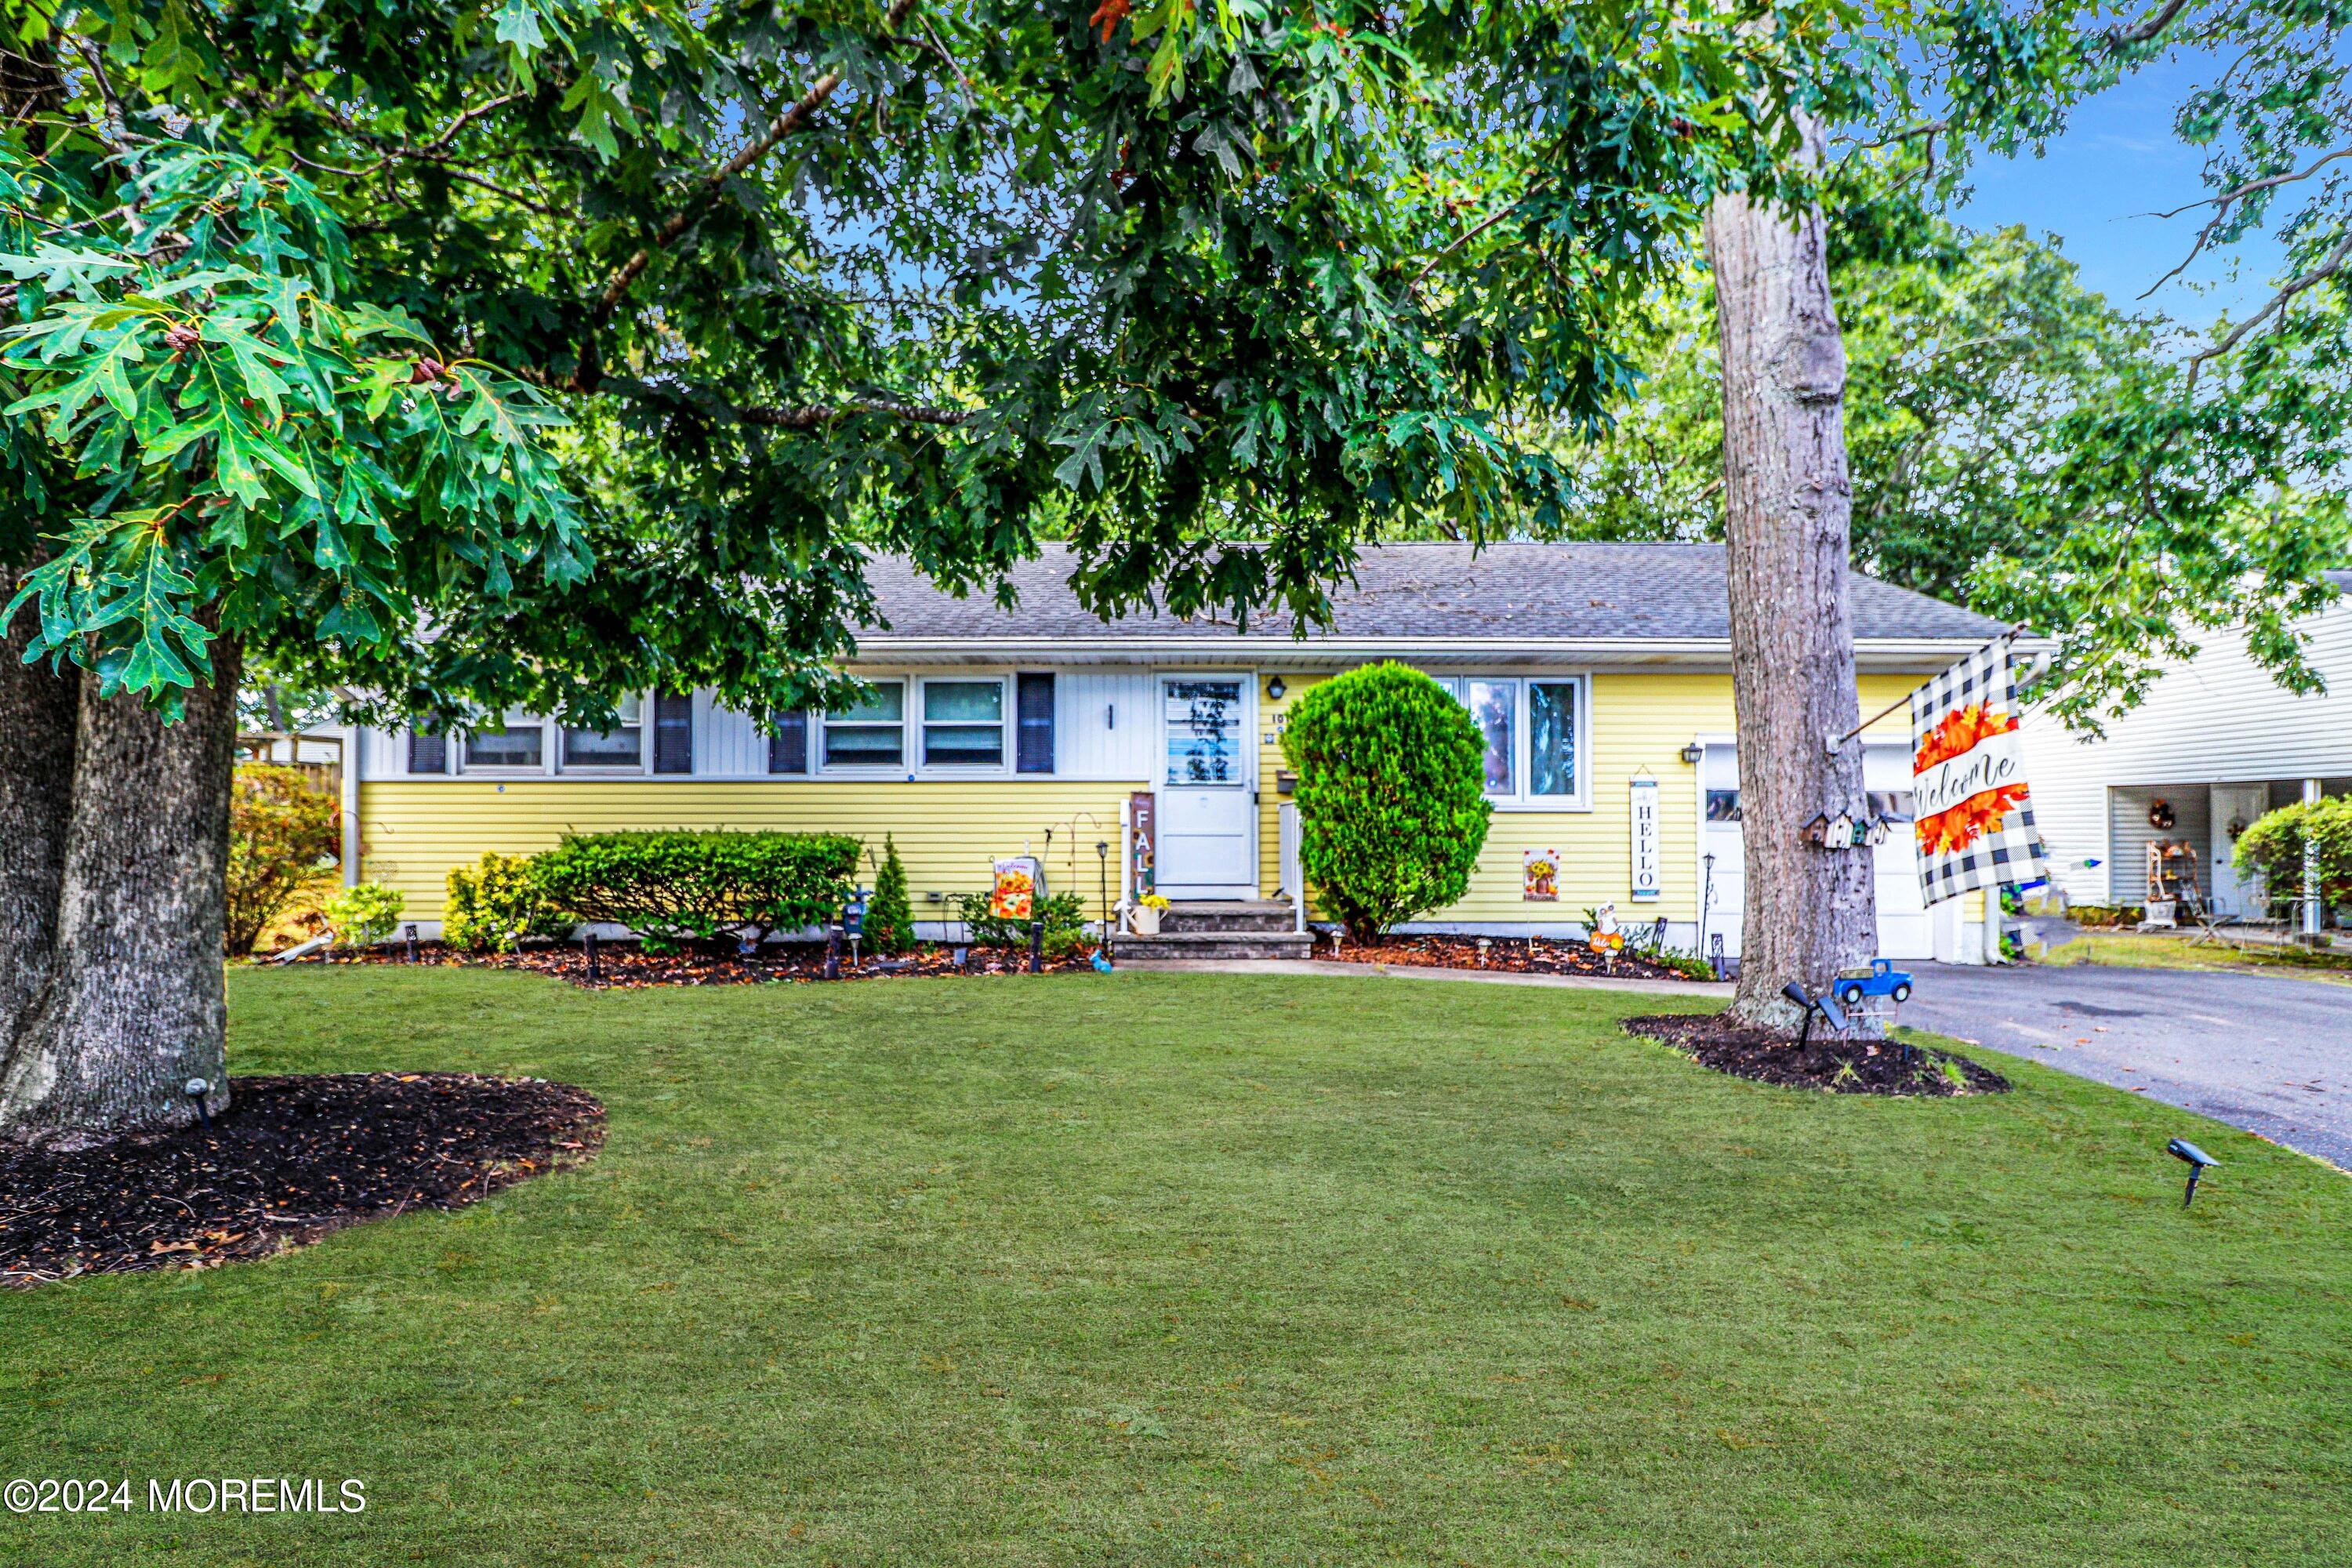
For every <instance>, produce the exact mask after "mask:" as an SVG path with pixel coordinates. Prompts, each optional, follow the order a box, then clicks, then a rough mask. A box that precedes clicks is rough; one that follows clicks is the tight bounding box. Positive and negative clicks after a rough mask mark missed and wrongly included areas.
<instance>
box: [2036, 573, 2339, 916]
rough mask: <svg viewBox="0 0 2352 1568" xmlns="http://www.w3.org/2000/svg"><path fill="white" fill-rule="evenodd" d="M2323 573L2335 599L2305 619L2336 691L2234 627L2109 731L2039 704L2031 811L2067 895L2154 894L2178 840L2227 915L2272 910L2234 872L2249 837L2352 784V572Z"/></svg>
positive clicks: (2171, 670) (2305, 911)
mask: <svg viewBox="0 0 2352 1568" xmlns="http://www.w3.org/2000/svg"><path fill="white" fill-rule="evenodd" d="M2323 575H2324V576H2326V579H2327V581H2328V582H2329V583H2331V584H2334V586H2335V587H2336V590H2337V598H2336V603H2335V604H2334V605H2330V606H2329V607H2328V608H2326V609H2325V610H2323V611H2321V612H2319V613H2318V614H2317V615H2315V616H2312V617H2311V618H2310V619H2309V620H2307V621H2305V623H2303V625H2302V626H2300V627H2299V628H2298V629H2299V630H2301V631H2302V632H2303V633H2304V634H2305V636H2306V637H2308V639H2309V646H2308V657H2309V658H2310V660H2311V664H2312V667H2313V668H2315V669H2316V670H2317V671H2318V672H2319V674H2320V676H2321V678H2322V679H2325V680H2326V683H2327V687H2326V691H2325V693H2320V694H2314V695H2311V696H2297V695H2296V694H2295V693H2294V692H2292V691H2289V690H2287V689H2285V688H2284V687H2282V686H2280V685H2279V684H2278V683H2277V681H2275V680H2273V679H2272V678H2271V675H2270V672H2269V671H2267V670H2265V669H2263V668H2262V666H2260V665H2258V664H2256V663H2255V662H2254V661H2253V659H2252V658H2250V657H2248V655H2247V653H2246V647H2245V639H2244V638H2243V637H2242V636H2240V635H2238V634H2236V633H2234V632H2232V633H2228V634H2222V635H2217V636H2215V637H2212V638H2211V639H2210V641H2209V642H2208V643H2207V644H2206V645H2205V647H2203V648H2201V649H2200V650H2199V652H2198V653H2197V655H2196V657H2194V658H2190V659H2188V660H2186V661H2174V662H2171V663H2169V664H2168V666H2167V667H2166V668H2165V671H2164V674H2163V675H2162V677H2161V678H2160V679H2158V682H2157V684H2156V685H2155V686H2154V687H2153V688H2152V689H2150V690H2149V692H2148V696H2147V701H2145V702H2143V703H2142V704H2140V706H2138V707H2137V708H2135V709H2133V710H2131V711H2130V712H2128V713H2126V714H2125V715H2123V716H2122V717H2121V718H2119V719H2115V720H2111V721H2108V723H2107V727H2106V728H2107V733H2106V735H2105V738H2103V739H2097V740H2093V739H2088V738H2085V737H2083V736H2080V735H2076V734H2074V733H2073V732H2072V731H2068V730H2067V729H2066V728H2065V727H2064V726H2063V725H2061V724H2060V723H2058V722H2057V721H2055V720H2053V719H2052V718H2051V717H2050V716H2049V715H2048V714H2047V713H2043V712H2039V711H2035V712H2029V713H2028V715H2027V717H2026V721H2025V726H2024V730H2025V737H2026V756H2027V762H2028V765H2029V768H2030V773H2029V774H2028V776H2029V777H2030V778H2031V779H2032V788H2033V813H2034V820H2035V822H2036V823H2037V824H2038V825H2039V826H2040V827H2041V829H2042V838H2043V839H2044V841H2045V842H2046V843H2047V844H2048V845H2049V847H2050V853H2051V858H2052V867H2051V875H2052V876H2053V878H2054V879H2057V880H2058V882H2059V883H2060V884H2061V886H2063V888H2064V889H2065V893H2066V897H2067V900H2069V901H2070V902H2073V903H2078V904H2084V903H2089V904H2126V905H2129V904H2138V903H2143V902H2145V901H2146V900H2147V858H2148V856H2147V847H2148V846H2149V844H2150V843H2152V842H2157V841H2169V842H2173V843H2182V844H2186V845H2187V846H2188V847H2189V849H2190V850H2191V851H2193V852H2194V855H2195V865H2196V876H2197V883H2198V890H2199V891H2200V894H2201V895H2202V896H2203V897H2204V898H2205V900H2207V902H2208V903H2209V904H2210V906H2211V908H2212V909H2213V910H2215V911H2216V912H2217V913H2221V914H2226V915H2235V916H2238V917H2240V918H2242V919H2258V918H2261V917H2263V915H2265V914H2267V913H2269V912H2270V902H2269V900H2268V898H2267V896H2266V894H2265V891H2264V889H2263V888H2262V887H2261V886H2260V885H2259V884H2258V883H2256V884H2252V885H2249V884H2248V882H2246V881H2245V880H2244V879H2242V878H2240V877H2239V876H2238V874H2237V872H2236V871H2235V870H2234V869H2232V868H2231V863H2230V857H2231V847H2232V845H2233V844H2234V843H2235V841H2236V838H2237V836H2238V834H2240V833H2241V832H2242V831H2244V829H2245V826H2246V825H2247V824H2248V823H2250V822H2252V821H2253V820H2254V818H2256V817H2258V816H2262V815H2263V813H2264V812H2265V811H2269V810H2272V809H2273V808H2275V807H2277V806H2282V805H2289V804H2292V803H2293V802H2295V801H2298V800H2307V799H2316V798H2318V797H2319V796H2321V795H2347V794H2352V572H2328V573H2325V574H2323ZM2166 824H2168V826H2166ZM2299 891H2300V889H2279V892H2280V893H2282V894H2283V895H2290V896H2291V895H2293V894H2294V893H2297V892H2299ZM2340 913H2341V912H2340V911H2338V914H2339V916H2340ZM2294 918H2295V920H2296V922H2297V923H2298V924H2299V925H2300V926H2301V927H2302V929H2304V930H2305V931H2314V932H2315V931H2318V930H2320V929H2321V927H2322V926H2323V925H2324V924H2326V923H2328V918H2327V913H2326V911H2323V910H2318V909H2316V908H2315V907H2312V906H2308V905H2305V906H2302V907H2300V908H2298V909H2296V910H2294ZM2338 923H2340V920H2339V921H2338Z"/></svg>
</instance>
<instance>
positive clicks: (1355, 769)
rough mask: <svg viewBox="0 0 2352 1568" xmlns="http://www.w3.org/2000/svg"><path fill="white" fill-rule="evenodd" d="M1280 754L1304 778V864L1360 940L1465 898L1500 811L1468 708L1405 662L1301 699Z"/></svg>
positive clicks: (1320, 897)
mask: <svg viewBox="0 0 2352 1568" xmlns="http://www.w3.org/2000/svg"><path fill="white" fill-rule="evenodd" d="M1282 754H1283V756H1284V758H1285V759H1286V761H1287V762H1288V763H1290V766H1291V768H1292V769H1293V771H1295V772H1296V773H1297V774H1298V787H1297V795H1296V796H1295V798H1296V799H1297V804H1298V830H1299V846H1298V849H1299V854H1298V858H1299V864H1300V866H1301V868H1303V869H1304V870H1305V872H1306V874H1307V880H1308V881H1309V882H1310V883H1312V884H1313V885H1314V889H1315V896H1316V900H1317V901H1318V903H1319V904H1321V905H1322V907H1323V910H1324V912H1325V913H1327V914H1328V915H1330V916H1331V917H1332V918H1334V919H1336V920H1338V921H1339V922H1340V923H1341V924H1342V925H1343V926H1345V927H1346V928H1347V931H1348V935H1349V938H1350V939H1351V940H1353V941H1356V942H1371V941H1374V940H1376V939H1377V938H1378V937H1379V936H1380V935H1381V932H1383V931H1387V930H1388V929H1389V928H1390V927H1391V926H1393V925H1396V924H1398V923H1399V922H1400V921H1408V920H1411V919H1412V918H1413V917H1414V916H1415V915H1420V914H1425V913H1427V912H1429V911H1430V910H1442V909H1444V908H1445V907H1446V906H1447V905H1448V904H1451V903H1454V901H1456V900H1459V899H1460V898H1461V897H1462V895H1463V894H1464V893H1465V892H1466V891H1468V890H1469V887H1470V873H1471V870H1472V869H1473V868H1475V866H1476V865H1477V862H1478V851H1479V850H1480V848H1482V847H1484V846H1485V845H1486V819H1487V817H1488V816H1490V815H1491V814H1492V813H1493V810H1494V808H1493V807H1492V806H1491V805H1488V804H1487V802H1486V760H1485V759H1486V742H1485V740H1484V738H1483V737H1481V736H1480V734H1479V733H1478V726H1477V724H1476V723H1475V722H1474V721H1472V719H1471V717H1470V714H1469V710H1466V709H1465V708H1464V707H1463V706H1462V704H1461V703H1459V702H1456V701H1455V700H1454V698H1453V696H1452V694H1450V693H1449V692H1447V691H1446V689H1444V687H1442V686H1440V685H1438V684H1437V682H1435V681H1433V680H1432V679H1429V677H1427V676H1425V675H1423V674H1422V673H1421V672H1420V671H1419V670H1417V669H1411V668H1406V667H1405V666H1403V665H1401V664H1373V665H1367V666H1365V667H1364V668H1361V669H1355V670H1350V671H1349V672H1348V673H1347V674H1345V675H1342V676H1339V677H1337V678H1336V679H1330V680H1326V681H1323V682H1321V683H1319V684H1318V685H1317V686H1315V687H1314V688H1312V689H1309V690H1308V691H1307V694H1306V695H1305V696H1304V697H1302V698H1300V699H1299V700H1298V701H1297V704H1296V705H1295V706H1293V707H1292V709H1291V710H1290V723H1289V726H1288V728H1286V730H1285V731H1283V736H1282Z"/></svg>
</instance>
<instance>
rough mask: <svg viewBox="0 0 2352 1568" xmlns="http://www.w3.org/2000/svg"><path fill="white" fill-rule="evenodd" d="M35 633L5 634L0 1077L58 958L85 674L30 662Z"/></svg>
mask: <svg viewBox="0 0 2352 1568" xmlns="http://www.w3.org/2000/svg"><path fill="white" fill-rule="evenodd" d="M9 592H10V590H9V588H8V587H7V586H6V585H5V584H0V601H5V598H6V597H7V595H8V594H9ZM38 624H39V623H38V620H37V617H36V616H34V615H33V613H32V611H31V610H29V609H27V610H26V611H24V612H23V613H22V614H20V615H18V616H17V617H16V622H15V624H14V625H12V626H9V627H8V628H7V629H5V631H0V1074H5V1071H6V1068H7V1063H8V1059H9V1057H10V1055H11V1054H12V1050H13V1047H14V1045H15V1042H16V1036H17V1031H18V1027H19V1026H20V1025H21V1024H22V1023H23V1021H24V1017H25V1015H26V1012H27V1011H28V1010H29V1009H30V1008H31V1006H32V1005H33V998H34V997H35V996H37V995H38V994H39V993H40V989H41V985H42V984H43V983H44V982H45V981H47V979H48V977H49V971H50V969H51V967H52V964H53V963H54V961H55V959H56V957H57V945H58V887H59V884H60V883H61V882H62V881H63V879H64V877H65V863H66V814H67V808H68V805H70V804H71V798H72V794H73V758H74V726H75V721H76V716H77V714H78V713H79V703H80V683H79V675H80V672H79V670H75V669H72V668H68V670H67V672H66V673H64V674H58V673H57V672H55V671H53V670H51V669H50V668H49V667H48V666H47V664H46V663H40V664H26V662H25V646H26V643H27V642H28V641H30V640H31V638H32V636H33V634H34V632H35V631H36V630H37V627H38Z"/></svg>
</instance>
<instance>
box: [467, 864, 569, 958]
mask: <svg viewBox="0 0 2352 1568" xmlns="http://www.w3.org/2000/svg"><path fill="white" fill-rule="evenodd" d="M444 886H446V888H447V889H448V900H447V902H446V905H445V906H444V908H443V909H442V911H441V940H442V941H443V942H447V943H448V944H449V945H450V946H451V947H455V948H462V949H463V950H465V951H466V952H513V951H514V950H515V949H516V948H518V947H520V946H521V945H522V939H523V938H525V937H527V936H536V937H545V938H546V939H548V940H549V941H551V942H560V941H562V939H563V938H564V937H565V936H567V935H569V934H570V933H571V931H572V921H570V920H569V919H567V918H566V917H565V915H564V913H563V911H562V908H561V907H560V906H558V905H556V904H555V903H554V902H553V901H551V900H550V899H549V898H548V897H547V891H546V889H545V888H544V887H543V886H541V882H540V878H539V872H538V869H537V868H536V866H535V865H534V863H533V862H532V861H531V859H530V858H528V857H525V856H520V855H501V854H499V852H498V851H497V850H495V849H485V850H484V851H482V858H481V859H480V861H479V862H478V863H477V864H476V865H475V866H473V867H472V868H467V867H464V866H452V867H450V868H449V876H448V879H447V880H446V882H445V883H444Z"/></svg>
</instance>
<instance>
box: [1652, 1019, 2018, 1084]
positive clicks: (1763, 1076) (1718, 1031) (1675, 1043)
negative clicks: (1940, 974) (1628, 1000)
mask: <svg viewBox="0 0 2352 1568" xmlns="http://www.w3.org/2000/svg"><path fill="white" fill-rule="evenodd" d="M1625 1032H1626V1033H1627V1034H1629V1035H1640V1036H1643V1037H1646V1038H1649V1039H1654V1040H1656V1041H1658V1042H1660V1043H1661V1044H1663V1045H1665V1046H1669V1047H1672V1048H1674V1049H1675V1050H1677V1051H1680V1052H1682V1053H1683V1055H1685V1056H1686V1057H1689V1058H1691V1059H1693V1060H1694V1061H1696V1062H1697V1063H1698V1064H1699V1066H1701V1067H1705V1068H1714V1069H1715V1070H1716V1071H1717V1072H1727V1073H1729V1074H1731V1075H1732V1076H1733V1077H1735V1078H1746V1079H1755V1080H1756V1081H1757V1082H1759V1083H1777V1084H1781V1085H1784V1086H1786V1087H1789V1088H1791V1089H1828V1090H1829V1091H1830V1092H1831V1093H1832V1094H1916V1095H1927V1096H1936V1097H1941V1096H1949V1095H1958V1094H2005V1093H2007V1092H2008V1090H2009V1079H2005V1078H2003V1077H2001V1076H2000V1074H1999V1073H1997V1072H1995V1071H1993V1070H1992V1069H1991V1068H1989V1067H1985V1066H1983V1065H1982V1064H1980V1063H1978V1062H1974V1061H1971V1060H1969V1058H1967V1057H1963V1056H1958V1055H1956V1054H1954V1053H1953V1052H1950V1051H1939V1050H1934V1049H1930V1048H1929V1047H1925V1046H1912V1045H1906V1044H1905V1043H1903V1042H1902V1041H1900V1040H1863V1039H1850V1038H1846V1037H1841V1036H1835V1035H1832V1036H1823V1035H1822V1034H1819V1033H1816V1034H1815V1035H1814V1036H1813V1037H1812V1038H1811V1040H1810V1041H1809V1042H1807V1043H1806V1044H1805V1046H1804V1047H1802V1048H1800V1047H1799V1046H1798V1044H1797V1037H1796V1036H1794V1035H1784V1034H1781V1033H1780V1032H1778V1031H1777V1030H1772V1029H1759V1028H1755V1027H1753V1026H1748V1025H1746V1024H1735V1023H1733V1022H1731V1020H1730V1019H1729V1018H1728V1017H1727V1016H1726V1015H1724V1014H1721V1013H1660V1014H1654V1015H1652V1016H1647V1017H1641V1018H1628V1019H1626V1020H1625ZM1956 1075H1957V1076H1956Z"/></svg>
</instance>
